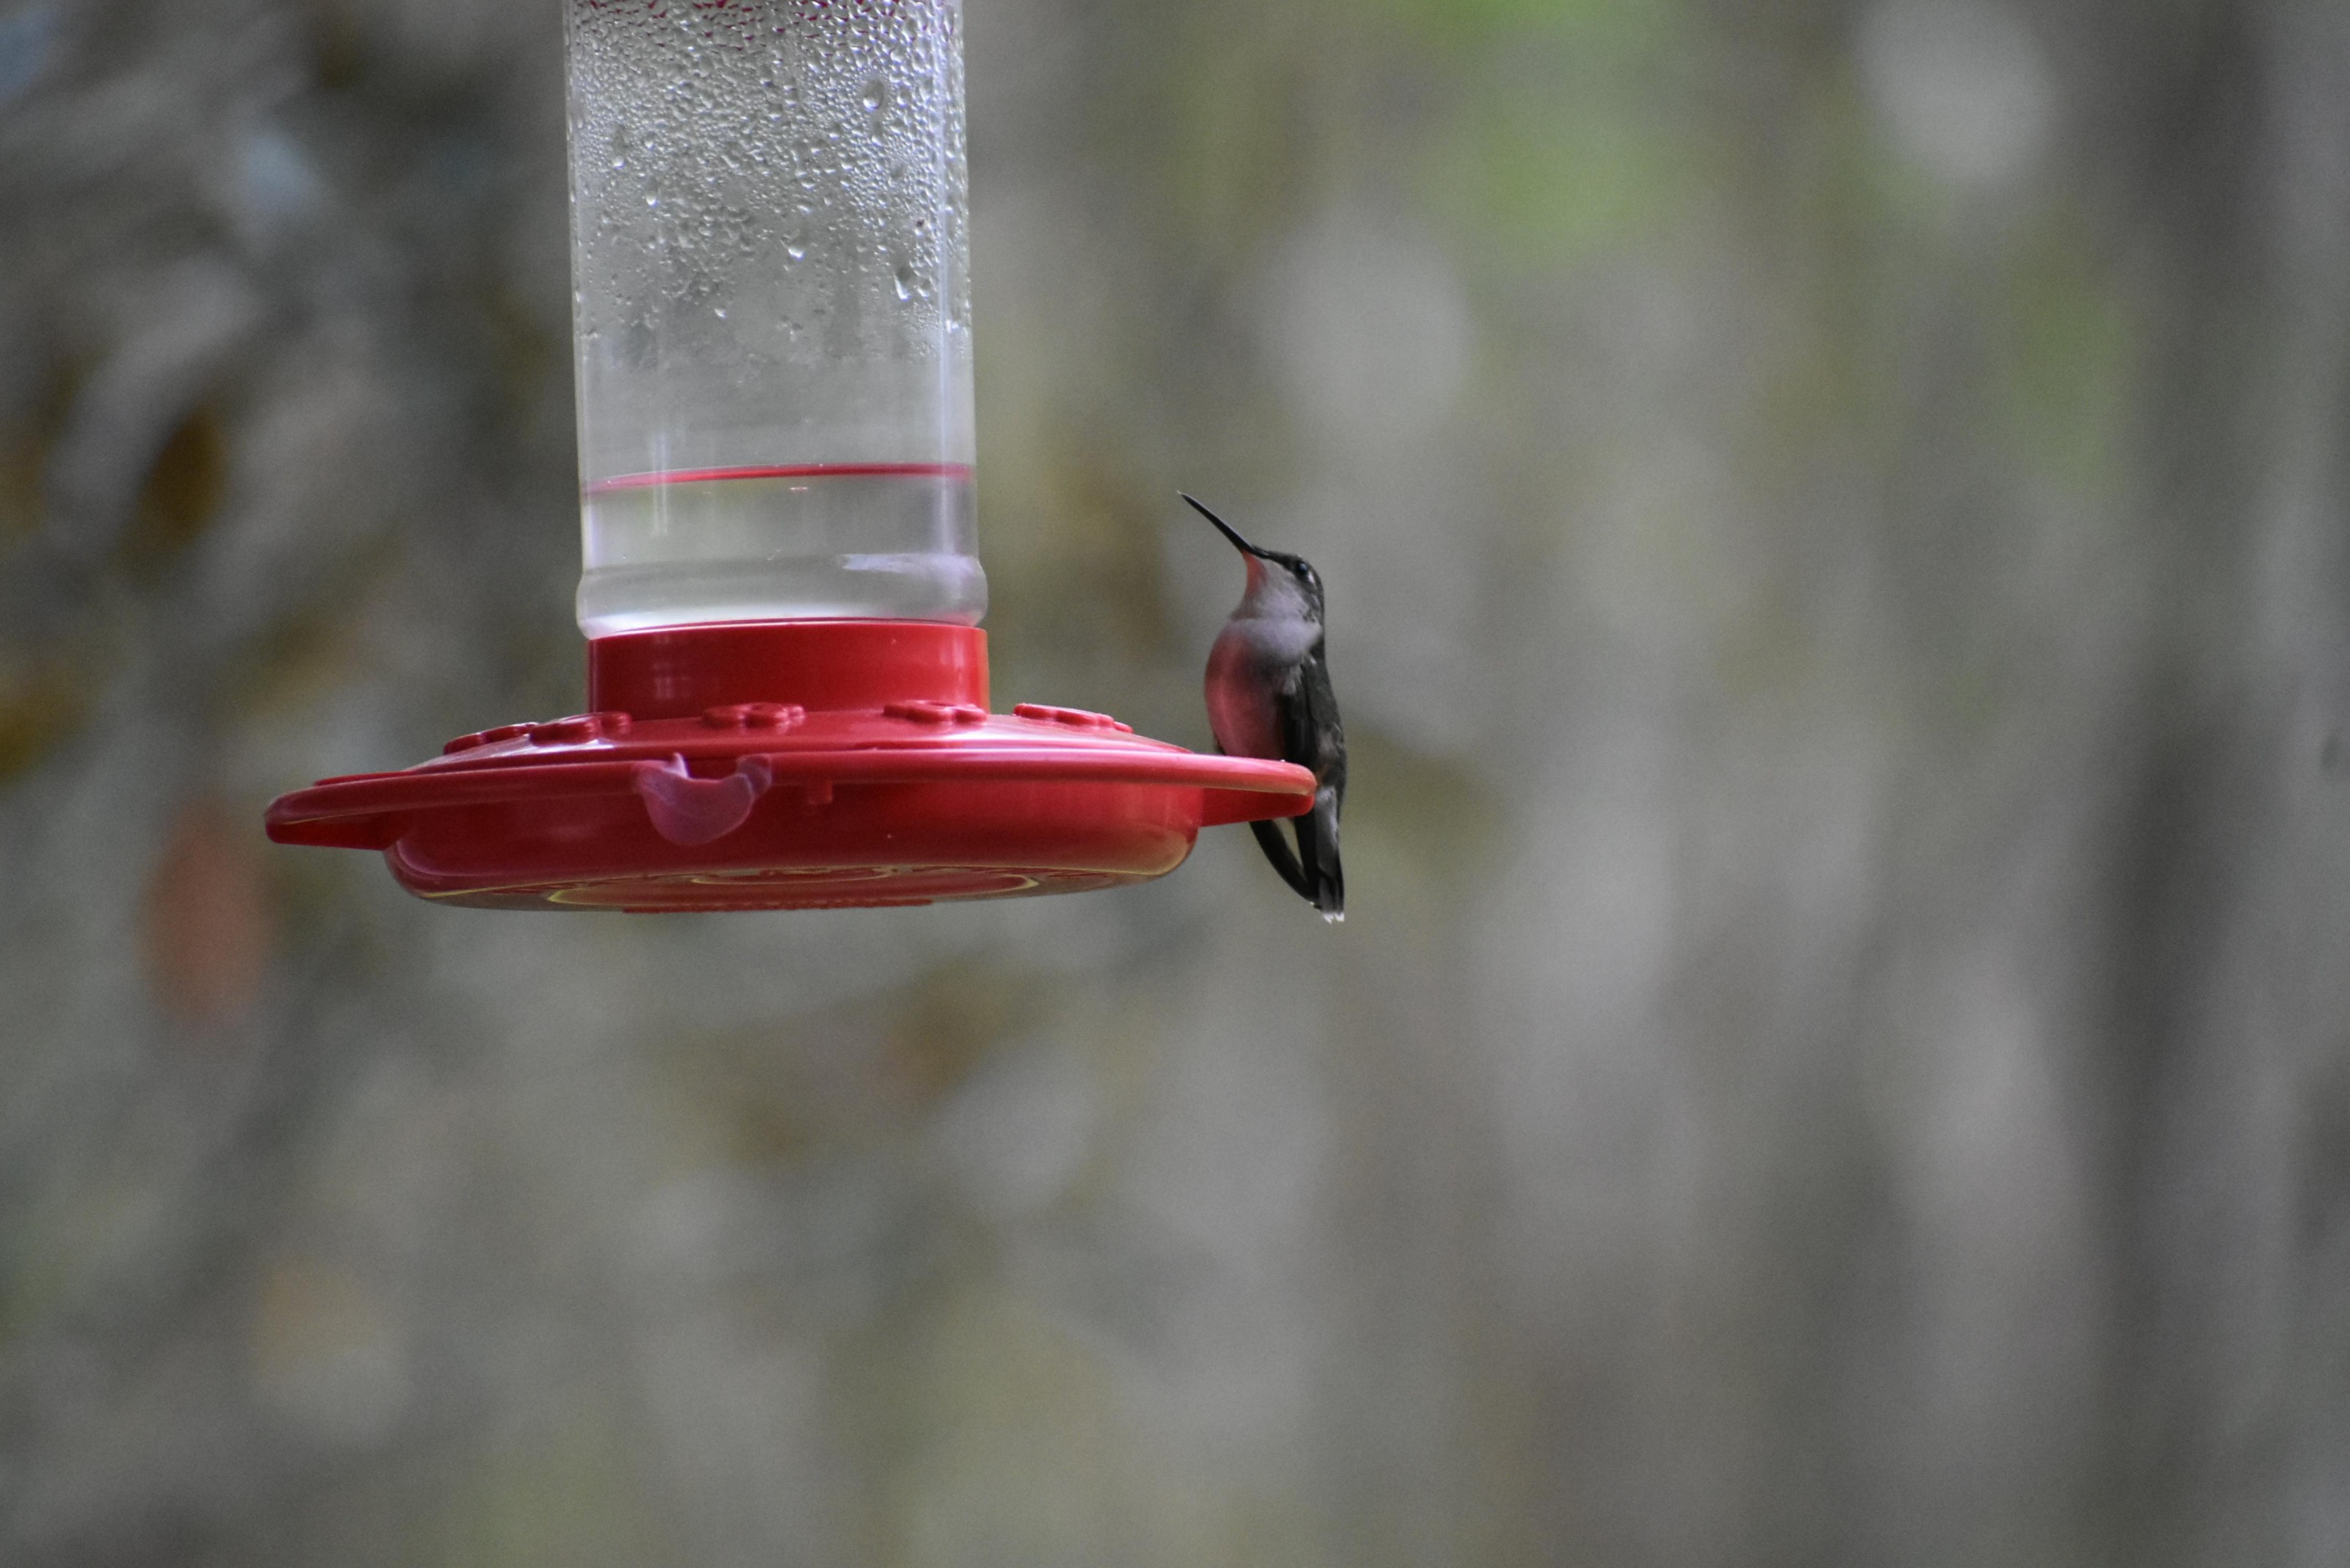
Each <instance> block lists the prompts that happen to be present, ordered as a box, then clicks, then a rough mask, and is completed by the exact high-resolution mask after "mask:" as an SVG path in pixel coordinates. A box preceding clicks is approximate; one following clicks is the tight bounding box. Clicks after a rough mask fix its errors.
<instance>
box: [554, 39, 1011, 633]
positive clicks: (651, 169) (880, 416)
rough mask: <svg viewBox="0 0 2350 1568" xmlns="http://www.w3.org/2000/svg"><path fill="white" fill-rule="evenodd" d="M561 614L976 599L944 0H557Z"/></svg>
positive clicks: (582, 618)
mask: <svg viewBox="0 0 2350 1568" xmlns="http://www.w3.org/2000/svg"><path fill="white" fill-rule="evenodd" d="M569 5H570V10H569V46H570V93H571V176H572V187H571V188H572V236H573V245H572V260H573V277H574V286H575V289H576V311H577V320H576V326H577V332H576V345H577V354H578V394H579V455H580V478H581V514H582V521H583V533H584V537H585V554H586V567H587V569H586V573H585V575H584V576H583V577H582V579H581V582H580V587H579V624H580V628H581V629H582V630H584V631H585V632H587V635H588V636H589V637H590V638H596V637H601V636H606V635H609V634H611V633H615V632H622V631H637V630H644V629H649V628H660V627H673V626H693V625H704V624H710V623H713V622H728V621H748V620H792V619H806V618H827V619H831V618H901V619H920V620H936V621H947V622H954V623H959V624H963V625H972V624H976V623H977V622H978V620H979V619H980V618H981V616H982V615H983V613H984V611H985V609H986V607H987V581H986V577H985V576H984V575H983V572H982V570H981V567H980V564H979V558H978V553H977V521H976V515H975V509H974V506H973V504H972V458H973V455H974V453H973V435H972V360H971V295H970V276H969V272H970V241H969V216H968V214H969V180H968V175H967V171H966V165H965V161H964V131H963V78H962V5H961V4H960V0H698V3H694V4H687V3H684V0H569Z"/></svg>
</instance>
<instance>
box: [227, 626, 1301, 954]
mask: <svg viewBox="0 0 2350 1568" xmlns="http://www.w3.org/2000/svg"><path fill="white" fill-rule="evenodd" d="M588 668H589V690H590V693H591V700H592V703H593V706H594V708H595V711H592V712H588V713H583V714H577V715H575V716H573V717H570V718H567V719H559V720H555V721H552V722H546V723H537V724H512V725H505V726H502V727H500V728H498V729H494V730H490V731H485V732H481V733H478V734H473V735H464V736H460V737H459V738H458V739H456V740H454V741H452V742H450V743H449V747H448V750H447V752H446V753H445V754H444V755H442V756H441V757H439V758H436V759H434V760H433V761H432V762H429V763H422V764H421V765H419V766H417V767H413V768H410V769H408V770H406V771H405V772H402V773H393V774H362V775H359V776H357V777H352V778H342V779H328V780H326V781H323V782H321V783H319V784H315V785H313V786H312V787H311V788H309V789H306V790H299V791H296V792H295V793H294V794H288V795H286V796H284V797H282V798H280V799H279V800H278V801H276V803H275V804H274V805H271V806H270V808H269V815H268V827H269V835H270V836H271V837H272V838H274V839H276V841H277V842H279V843H281V844H298V845H311V846H322V847H333V848H348V849H375V850H380V851H381V852H382V853H383V855H384V857H385V859H386V860H387V862H388V863H389V864H390V867H391V870H392V874H393V875H394V876H395V877H398V878H399V880H400V884H401V885H402V886H403V887H405V888H408V889H409V890H410V891H411V892H413V893H416V894H418V895H419V896H421V897H423V898H431V899H434V900H437V901H440V902H443V903H451V904H460V905H467V906H472V907H475V908H485V909H550V908H553V909H627V910H633V911H638V912H644V913H653V912H663V911H677V910H720V909H822V908H839V907H848V906H868V905H898V904H928V903H933V902H936V901H939V900H941V899H951V898H1009V897H1015V896H1021V895H1034V894H1044V893H1069V892H1087V891H1091V890H1094V889H1097V888H1111V887H1117V886H1120V885H1123V884H1128V883H1134V882H1141V881H1147V880H1149V879H1150V878H1152V877H1163V876H1165V875H1166V874H1167V873H1168V872H1170V871H1172V870H1174V869H1175V868H1176V867H1179V866H1180V865H1181V864H1182V863H1183V861H1184V860H1185V858H1186V857H1189V855H1190V854H1191V846H1192V844H1193V842H1194V841H1195V840H1196V838H1197V837H1198V835H1199V831H1200V829H1201V828H1202V827H1205V826H1217V825H1219V824H1223V823H1235V822H1248V821H1254V820H1258V819H1263V818H1272V817H1281V816H1295V815H1299V814H1300V813H1302V812H1305V811H1306V810H1307V809H1309V808H1310V807H1311V805H1312V804H1313V798H1314V780H1313V775H1312V774H1309V773H1307V772H1306V771H1305V769H1303V768H1299V767H1295V766H1292V765H1291V764H1289V763H1276V762H1263V761H1259V760H1256V759H1253V758H1241V757H1222V756H1202V755H1200V754H1198V753H1192V752H1189V751H1186V750H1184V749H1183V748H1182V747H1180V746H1173V745H1169V744H1167V743H1165V742H1159V741H1152V740H1148V739H1145V738H1143V737H1140V736H1138V735H1136V734H1134V733H1133V732H1132V731H1131V729H1129V728H1128V726H1126V725H1123V724H1120V723H1118V722H1117V721H1116V720H1113V719H1110V718H1108V717H1107V716H1106V715H1103V714H1098V713H1091V712H1087V711H1082V710H1077V709H1068V708H1050V707H1043V706H1037V705H1033V704H1024V705H1023V706H1021V707H1019V708H1017V709H1015V710H1014V711H1013V712H1012V713H1011V714H1008V715H1006V714H995V713H990V712H989V711H987V699H988V690H987V643H986V635H985V634H984V633H983V632H981V631H979V630H978V629H977V628H970V627H955V626H941V625H934V624H931V623H928V622H911V621H800V622H785V623H761V624H755V625H740V626H720V627H700V628H681V629H676V630H669V631H656V632H634V633H629V634H625V635H622V636H619V637H611V638H604V639H598V640H597V641H596V642H594V643H591V644H590V645H589V650H588Z"/></svg>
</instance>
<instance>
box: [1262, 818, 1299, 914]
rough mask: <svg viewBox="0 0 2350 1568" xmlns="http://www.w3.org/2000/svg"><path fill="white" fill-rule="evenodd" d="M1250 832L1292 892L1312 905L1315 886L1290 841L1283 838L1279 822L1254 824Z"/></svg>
mask: <svg viewBox="0 0 2350 1568" xmlns="http://www.w3.org/2000/svg"><path fill="white" fill-rule="evenodd" d="M1249 831H1250V832H1251V833H1253V834H1255V835H1256V842H1257V846H1258V847H1259V848H1261V849H1263V851H1264V857H1265V858H1266V859H1267V860H1270V861H1272V862H1273V868H1274V870H1275V871H1278V872H1280V873H1281V879H1282V880H1283V881H1284V882H1286V883H1288V884H1289V888H1290V890H1291V891H1292V892H1294V893H1295V894H1296V895H1297V896H1298V897H1299V898H1303V899H1305V901H1306V902H1308V903H1312V902H1313V901H1314V884H1313V883H1312V882H1310V881H1308V880H1307V879H1306V876H1305V868H1304V867H1301V866H1299V865H1298V864H1297V857H1296V856H1295V855H1293V854H1291V853H1290V849H1289V841H1288V840H1287V839H1285V838H1284V837H1282V836H1281V825H1280V824H1279V823H1277V822H1252V823H1250V824H1249Z"/></svg>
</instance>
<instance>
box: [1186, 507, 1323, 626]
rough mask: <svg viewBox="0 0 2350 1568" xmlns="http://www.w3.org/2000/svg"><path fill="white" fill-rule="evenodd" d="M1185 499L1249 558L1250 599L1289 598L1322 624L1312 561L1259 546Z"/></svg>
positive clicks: (1318, 581) (1299, 610)
mask: <svg viewBox="0 0 2350 1568" xmlns="http://www.w3.org/2000/svg"><path fill="white" fill-rule="evenodd" d="M1179 493H1180V492H1179ZM1183 499H1184V501H1185V502H1187V503H1188V504H1190V505H1191V510H1193V511H1194V512H1197V513H1198V514H1200V515H1201V516H1202V517H1205V518H1206V519H1207V520H1208V521H1209V522H1211V523H1212V524H1215V525H1216V528H1217V531H1218V532H1219V533H1221V534H1222V535H1223V536H1224V537H1225V538H1227V539H1230V540H1231V541H1232V547H1233V548H1234V549H1237V550H1238V551H1240V553H1241V555H1242V556H1243V557H1244V558H1246V560H1247V561H1248V575H1249V580H1248V596H1249V598H1251V599H1255V600H1260V601H1263V600H1266V599H1274V600H1277V601H1286V603H1287V604H1288V605H1294V607H1295V612H1296V613H1299V614H1302V615H1303V616H1304V617H1305V618H1306V619H1308V620H1310V621H1312V622H1313V623H1314V624H1315V625H1316V626H1319V625H1321V624H1322V578H1321V577H1320V576H1319V575H1318V574H1316V573H1315V570H1314V567H1313V565H1312V563H1310V562H1308V561H1307V560H1306V559H1305V557H1304V556H1291V555H1286V554H1284V552H1282V551H1279V550H1266V549H1260V548H1259V547H1258V546H1256V545H1252V544H1250V543H1249V542H1248V541H1247V540H1246V539H1243V538H1242V537H1241V536H1240V534H1239V532H1238V530H1236V529H1234V528H1233V527H1232V524H1229V523H1227V522H1225V521H1224V520H1223V519H1222V518H1221V517H1219V516H1217V515H1216V514H1214V513H1212V512H1211V511H1209V510H1208V509H1207V508H1206V507H1205V506H1202V505H1201V504H1200V503H1199V502H1197V501H1195V500H1193V499H1192V498H1191V496H1189V495H1185V496H1184V497H1183Z"/></svg>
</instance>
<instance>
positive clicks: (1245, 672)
mask: <svg viewBox="0 0 2350 1568" xmlns="http://www.w3.org/2000/svg"><path fill="white" fill-rule="evenodd" d="M1269 629H1270V628H1268V626H1267V623H1265V622H1262V621H1257V620H1235V621H1233V622H1232V623H1231V624H1230V625H1228V626H1226V627H1225V628H1224V629H1223V632H1222V635H1221V636H1219V637H1218V638H1217V639H1216V643H1215V646H1214V647H1213V648H1212V649H1210V650H1209V652H1208V682H1207V686H1208V690H1207V696H1208V727H1209V728H1210V729H1211V730H1212V731H1213V732H1215V736H1216V744H1217V745H1219V746H1222V748H1223V749H1224V752H1225V753H1226V754H1227V755H1230V756H1235V757H1264V758H1267V759H1270V760H1272V761H1274V762H1280V761H1283V760H1284V758H1283V756H1282V745H1281V714H1280V698H1281V692H1282V689H1283V687H1284V684H1285V683H1286V682H1287V681H1288V680H1290V679H1291V678H1292V676H1293V675H1294V674H1295V670H1296V663H1295V659H1287V658H1284V657H1283V655H1284V649H1282V648H1279V647H1276V646H1274V645H1275V643H1276V642H1278V641H1280V640H1281V639H1277V638H1275V637H1272V636H1268V635H1265V633H1266V632H1267V631H1268V630H1269Z"/></svg>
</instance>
